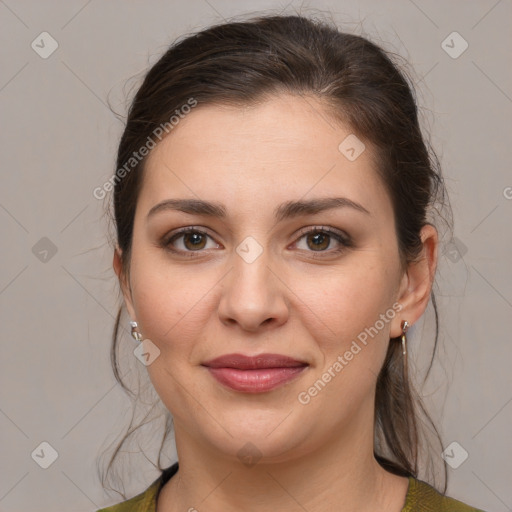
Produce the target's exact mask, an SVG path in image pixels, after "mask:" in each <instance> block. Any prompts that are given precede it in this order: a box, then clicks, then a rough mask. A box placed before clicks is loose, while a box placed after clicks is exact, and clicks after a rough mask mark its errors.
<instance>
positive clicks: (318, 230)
mask: <svg viewBox="0 0 512 512" xmlns="http://www.w3.org/2000/svg"><path fill="white" fill-rule="evenodd" d="M188 233H198V234H200V235H203V236H207V237H209V238H212V237H211V236H210V235H209V234H208V233H206V232H205V231H202V230H201V229H198V228H196V227H194V226H189V227H186V228H182V229H180V230H178V231H176V232H174V233H172V234H171V235H169V236H165V237H164V238H163V239H162V240H161V242H160V246H161V247H162V248H163V249H165V250H167V251H169V252H171V253H174V254H179V255H180V256H184V257H188V258H194V257H197V256H196V253H201V252H203V251H202V250H198V251H182V250H176V249H173V248H171V243H172V242H174V241H175V240H177V239H178V238H180V237H181V236H183V235H185V234H188ZM309 234H326V235H328V236H330V237H332V238H334V239H335V240H336V241H337V242H339V243H340V244H341V246H342V247H341V248H338V249H334V250H327V251H307V252H311V253H312V256H313V258H324V257H325V256H323V254H328V255H333V254H339V253H342V252H344V251H345V250H346V249H348V248H350V247H353V243H352V240H351V238H350V237H349V236H348V235H346V234H342V233H340V232H338V231H335V230H333V229H331V228H329V227H325V226H320V227H315V228H312V229H309V228H307V229H305V230H302V231H301V232H300V233H299V236H298V238H297V240H296V242H294V243H297V242H298V241H299V240H301V239H302V238H303V237H305V236H306V235H309Z"/></svg>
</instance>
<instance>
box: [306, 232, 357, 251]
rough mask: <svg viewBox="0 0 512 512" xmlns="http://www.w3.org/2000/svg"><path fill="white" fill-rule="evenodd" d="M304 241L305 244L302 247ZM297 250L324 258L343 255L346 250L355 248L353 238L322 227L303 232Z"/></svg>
mask: <svg viewBox="0 0 512 512" xmlns="http://www.w3.org/2000/svg"><path fill="white" fill-rule="evenodd" d="M302 239H304V241H305V243H303V244H302V247H301V246H300V245H301V241H302ZM296 245H297V248H298V249H301V250H305V251H306V252H310V253H319V254H318V256H316V255H314V254H313V256H315V257H322V256H323V255H324V254H325V255H326V256H328V255H333V254H337V253H341V252H343V251H345V250H346V249H348V248H350V247H353V243H352V240H351V238H350V237H349V236H348V235H347V234H344V233H343V232H338V231H334V230H333V229H331V228H327V227H322V228H315V229H310V230H308V231H303V233H302V236H300V238H299V239H298V240H297V242H296Z"/></svg>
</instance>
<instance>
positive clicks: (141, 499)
mask: <svg viewBox="0 0 512 512" xmlns="http://www.w3.org/2000/svg"><path fill="white" fill-rule="evenodd" d="M159 483H160V478H159V479H157V480H155V481H154V482H153V483H152V484H151V485H150V486H149V487H148V488H147V489H146V490H145V491H143V492H141V493H140V494H137V496H134V497H133V498H130V499H129V500H126V501H123V502H122V503H118V504H117V505H112V506H111V507H107V508H102V509H100V510H97V511H96V512H155V508H156V507H155V497H156V493H157V490H158V486H159Z"/></svg>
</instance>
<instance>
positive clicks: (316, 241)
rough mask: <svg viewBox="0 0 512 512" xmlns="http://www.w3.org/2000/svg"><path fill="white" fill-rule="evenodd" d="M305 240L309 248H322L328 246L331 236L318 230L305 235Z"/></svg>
mask: <svg viewBox="0 0 512 512" xmlns="http://www.w3.org/2000/svg"><path fill="white" fill-rule="evenodd" d="M306 240H307V242H308V247H310V248H311V249H313V250H323V249H327V248H328V247H329V243H330V241H331V237H330V236H329V235H326V234H325V233H322V232H319V233H313V234H309V235H307V238H306Z"/></svg>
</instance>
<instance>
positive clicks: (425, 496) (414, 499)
mask: <svg viewBox="0 0 512 512" xmlns="http://www.w3.org/2000/svg"><path fill="white" fill-rule="evenodd" d="M402 512H483V511H482V510H480V509H477V508H474V507H470V506H469V505H466V504H465V503H463V502H462V501H458V500H456V499H454V498H450V497H448V496H444V495H442V494H441V493H440V492H438V491H437V490H436V489H434V487H432V486H431V485H429V484H427V483H426V482H423V481H422V480H417V479H416V478H413V477H410V478H409V490H408V492H407V498H406V502H405V506H404V508H403V510H402Z"/></svg>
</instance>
